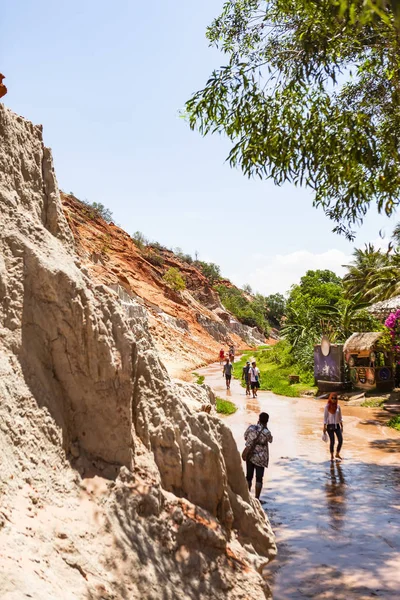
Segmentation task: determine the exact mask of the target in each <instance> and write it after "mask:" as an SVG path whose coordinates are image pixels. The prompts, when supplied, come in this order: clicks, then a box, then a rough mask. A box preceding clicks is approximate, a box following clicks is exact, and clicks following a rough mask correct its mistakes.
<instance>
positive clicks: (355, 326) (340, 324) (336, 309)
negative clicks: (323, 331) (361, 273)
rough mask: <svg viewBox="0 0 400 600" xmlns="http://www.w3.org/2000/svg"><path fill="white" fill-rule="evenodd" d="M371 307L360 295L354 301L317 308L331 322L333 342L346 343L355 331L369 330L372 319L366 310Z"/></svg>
mask: <svg viewBox="0 0 400 600" xmlns="http://www.w3.org/2000/svg"><path fill="white" fill-rule="evenodd" d="M368 306H369V302H363V301H362V300H360V294H359V295H358V296H355V298H353V299H352V300H343V301H341V302H338V303H337V304H336V305H335V306H331V305H330V304H323V305H319V306H316V307H315V308H316V310H317V312H318V314H319V315H320V316H321V317H322V318H324V319H327V320H328V322H330V328H331V330H333V332H334V334H333V335H332V336H331V340H332V341H337V340H341V341H344V340H346V339H347V338H348V337H350V336H351V334H352V333H354V332H355V331H364V330H365V329H367V330H368V326H369V325H370V323H371V320H372V317H371V315H369V314H368V313H367V312H365V310H364V309H365V308H367V307H368Z"/></svg>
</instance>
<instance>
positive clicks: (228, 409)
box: [215, 396, 237, 415]
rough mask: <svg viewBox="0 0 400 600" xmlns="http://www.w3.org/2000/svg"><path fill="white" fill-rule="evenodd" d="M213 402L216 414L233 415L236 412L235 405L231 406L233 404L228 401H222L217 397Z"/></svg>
mask: <svg viewBox="0 0 400 600" xmlns="http://www.w3.org/2000/svg"><path fill="white" fill-rule="evenodd" d="M215 400H216V404H215V406H216V409H217V413H220V414H223V415H233V413H235V412H236V411H237V406H236V404H233V402H230V401H229V400H224V399H223V398H219V397H218V396H217V397H216V399H215Z"/></svg>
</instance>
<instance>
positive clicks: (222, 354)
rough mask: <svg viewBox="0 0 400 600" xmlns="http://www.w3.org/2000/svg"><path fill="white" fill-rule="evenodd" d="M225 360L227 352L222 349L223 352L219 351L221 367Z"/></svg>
mask: <svg viewBox="0 0 400 600" xmlns="http://www.w3.org/2000/svg"><path fill="white" fill-rule="evenodd" d="M224 360H225V350H224V349H223V348H221V350H220V351H219V364H220V366H222V363H223V362H224Z"/></svg>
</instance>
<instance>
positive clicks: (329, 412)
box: [324, 393, 343, 461]
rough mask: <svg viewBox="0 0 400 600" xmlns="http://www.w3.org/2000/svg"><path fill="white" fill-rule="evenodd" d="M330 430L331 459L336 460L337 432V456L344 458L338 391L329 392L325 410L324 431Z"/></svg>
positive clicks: (340, 458)
mask: <svg viewBox="0 0 400 600" xmlns="http://www.w3.org/2000/svg"><path fill="white" fill-rule="evenodd" d="M326 432H328V435H329V439H330V442H331V443H330V452H331V460H332V461H333V460H334V450H335V434H336V437H337V439H338V445H337V448H336V458H337V459H338V460H342V457H341V456H340V450H341V448H342V445H343V420H342V411H341V410H340V406H338V397H337V394H336V393H332V394H329V398H328V404H327V405H326V406H325V410H324V433H326Z"/></svg>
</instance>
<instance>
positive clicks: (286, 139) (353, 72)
mask: <svg viewBox="0 0 400 600" xmlns="http://www.w3.org/2000/svg"><path fill="white" fill-rule="evenodd" d="M398 5H399V0H228V1H227V2H226V3H225V5H224V8H223V12H222V14H221V15H220V16H219V17H218V18H217V19H216V20H215V21H214V22H213V24H212V25H211V27H210V28H209V29H208V32H207V35H208V38H209V40H210V43H211V44H214V45H216V46H217V47H219V48H221V49H222V51H223V52H224V53H225V54H226V55H227V57H228V58H229V60H228V62H227V64H226V65H225V66H223V67H220V68H219V69H217V70H216V71H214V72H213V74H212V75H211V77H210V79H209V80H208V82H207V83H206V85H205V87H204V88H203V89H202V90H200V91H199V92H197V93H196V94H194V95H193V97H192V98H191V99H190V100H189V101H188V102H187V105H186V109H187V114H188V118H189V122H190V126H191V127H192V128H193V129H195V128H197V129H199V131H200V132H201V133H202V134H203V135H206V134H208V133H214V132H220V133H222V132H223V133H225V134H226V135H227V136H228V137H229V138H230V139H231V140H232V142H233V147H232V150H231V152H230V154H229V161H230V164H231V165H232V166H239V167H240V168H241V169H242V170H243V172H244V173H245V174H247V175H248V176H252V175H257V176H259V177H261V178H263V177H267V178H271V179H273V181H274V182H275V183H276V184H278V185H280V184H282V183H283V182H285V181H289V182H292V183H295V184H296V185H297V184H300V185H305V186H307V187H309V188H311V189H312V190H314V194H315V196H314V198H315V199H314V203H315V205H317V206H321V207H322V208H323V209H324V210H325V212H326V214H327V215H328V216H329V217H330V218H331V219H333V221H335V223H336V225H335V231H338V232H344V233H345V234H346V235H347V236H348V237H350V238H351V237H352V236H353V232H352V230H351V228H352V225H354V224H355V223H357V222H360V221H362V218H363V217H364V215H365V214H366V212H367V210H368V208H369V207H370V205H371V203H375V202H376V204H377V207H378V210H379V211H380V212H385V213H386V214H387V215H391V214H392V213H393V211H394V210H395V208H396V206H397V205H398V203H399V190H400V153H399V150H400V149H399V143H400V142H399V140H400V31H399V26H398V22H397V19H396V14H397V12H396V11H397V7H398Z"/></svg>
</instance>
